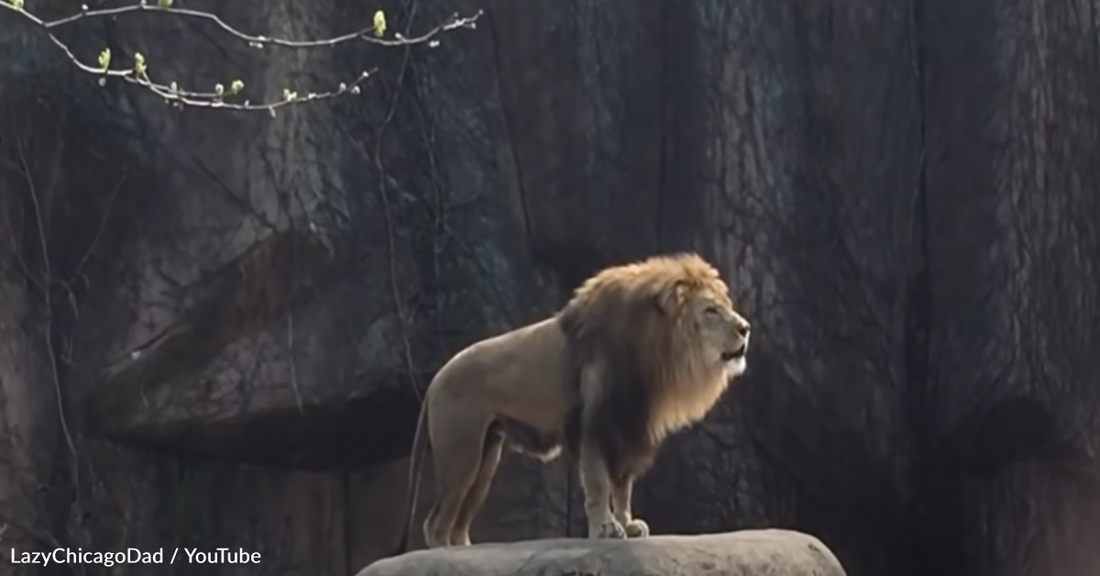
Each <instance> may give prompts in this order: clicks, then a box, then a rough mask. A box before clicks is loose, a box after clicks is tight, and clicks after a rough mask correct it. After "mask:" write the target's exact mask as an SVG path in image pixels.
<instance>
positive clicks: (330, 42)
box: [0, 0, 482, 116]
mask: <svg viewBox="0 0 1100 576" xmlns="http://www.w3.org/2000/svg"><path fill="white" fill-rule="evenodd" d="M171 4H172V3H171V1H168V0H161V2H160V3H159V4H158V5H150V4H147V3H146V2H145V0H141V3H140V4H134V5H131V6H122V7H117V8H105V9H101V10H90V9H88V6H87V5H83V6H82V7H81V11H80V12H79V13H77V14H73V15H71V16H67V17H65V18H60V19H57V20H43V19H42V18H39V17H38V16H35V15H34V14H32V13H31V12H29V11H27V9H26V6H25V0H0V8H4V9H6V10H7V11H8V12H9V13H12V14H16V15H18V16H21V17H22V18H23V19H24V20H26V21H28V22H30V23H31V24H32V25H34V26H35V27H36V28H38V29H40V30H42V31H43V32H44V33H45V34H46V37H47V38H49V39H50V41H51V42H53V43H54V44H55V45H56V46H57V47H58V48H60V49H61V51H62V53H64V54H65V56H66V57H67V58H68V59H69V61H70V62H72V63H73V65H75V66H76V67H77V68H78V69H79V70H80V71H82V72H85V73H88V74H93V75H96V76H99V77H100V80H99V82H100V85H103V84H105V83H106V81H107V78H120V79H122V80H124V81H126V82H129V83H131V84H135V85H138V86H141V87H142V88H145V89H147V90H149V91H151V92H153V93H154V94H156V95H157V96H160V97H162V98H164V99H165V100H166V101H168V102H171V103H173V104H175V105H177V106H184V105H186V106H192V107H200V108H225V109H229V110H249V111H254V110H266V111H267V112H269V113H271V114H272V115H273V116H274V115H275V110H276V109H278V108H282V107H284V106H290V105H292V104H299V103H304V102H312V101H316V100H325V99H328V98H334V97H336V96H341V95H344V94H358V93H359V91H360V90H359V85H360V84H362V83H363V82H364V81H365V80H366V79H367V78H369V77H370V76H371V75H372V74H373V73H374V72H375V70H374V69H372V70H369V71H363V72H362V73H361V74H360V75H359V76H358V77H357V78H355V79H354V80H351V81H348V82H341V83H340V84H339V85H338V86H337V87H336V88H335V89H333V90H329V91H325V92H310V93H308V94H305V95H304V96H300V95H298V93H297V92H294V91H291V90H289V89H287V90H284V91H283V93H282V95H281V96H282V98H281V99H280V100H274V101H270V102H261V103H259V104H254V103H252V102H251V101H249V100H247V99H246V100H244V101H243V102H227V101H226V100H225V99H226V98H227V97H232V96H238V95H240V93H241V92H242V91H243V90H244V82H243V81H241V80H240V79H235V80H233V81H232V82H231V83H230V85H229V86H228V87H226V86H223V85H221V84H218V85H216V86H215V89H214V91H213V92H196V91H190V90H185V89H182V88H180V87H179V86H178V85H177V83H176V82H170V83H168V84H164V83H160V82H155V81H153V80H152V79H151V78H150V77H149V73H148V68H147V65H146V62H145V57H144V56H143V55H142V54H141V53H140V52H138V53H135V54H134V57H133V59H134V61H133V63H132V65H131V67H129V68H111V51H110V49H109V48H104V49H103V51H101V52H100V54H99V58H98V61H97V62H96V65H91V64H85V63H84V62H81V61H80V59H79V58H77V56H76V55H75V54H74V53H73V51H72V49H71V48H69V46H68V45H67V44H65V42H63V41H62V40H61V39H60V38H58V37H57V36H56V35H55V34H54V30H55V29H58V28H61V27H63V26H67V25H70V24H74V23H77V22H79V21H81V20H89V19H94V18H105V17H115V16H122V15H128V14H136V13H139V12H148V13H159V14H164V15H172V16H176V17H181V18H193V19H198V20H205V21H208V22H213V23H214V24H216V25H217V26H218V27H219V28H221V29H222V30H223V31H225V32H226V33H228V34H229V35H230V36H232V37H235V38H238V39H240V40H241V41H243V42H247V43H248V44H249V45H250V46H253V47H256V48H263V47H264V46H265V45H272V46H281V47H284V48H293V49H303V48H330V47H333V46H336V45H338V44H343V43H346V42H351V41H361V42H367V43H369V44H376V45H379V46H388V47H396V46H412V45H416V44H425V43H426V44H428V45H429V47H433V48H434V47H435V46H438V45H439V40H437V39H436V37H437V36H438V35H440V34H442V33H444V32H450V31H452V30H456V29H459V28H468V29H474V28H476V25H477V19H478V18H479V17H480V16H481V14H482V11H481V10H478V11H477V13H476V14H474V15H473V16H459V15H458V14H457V13H455V14H452V15H451V17H450V18H448V19H447V20H446V21H444V22H443V23H441V24H439V25H437V26H436V27H435V28H432V29H431V30H429V31H428V32H426V33H424V34H421V35H419V36H413V37H411V38H410V37H405V36H404V35H402V34H401V33H400V32H398V33H395V34H394V35H393V38H392V39H387V38H385V37H384V36H385V30H386V22H385V15H384V14H383V13H382V12H381V11H378V12H377V13H376V14H375V19H374V22H372V23H371V25H370V26H367V27H365V28H361V29H358V30H355V31H354V32H349V33H346V34H341V35H338V36H334V37H332V38H325V39H320V40H290V39H284V38H274V37H269V36H263V35H252V34H247V33H245V32H242V31H240V30H238V29H236V28H234V27H233V26H230V25H229V24H226V23H225V21H223V20H222V19H221V18H219V17H218V16H217V15H215V14H212V13H210V12H203V11H199V10H190V9H185V8H172V7H171Z"/></svg>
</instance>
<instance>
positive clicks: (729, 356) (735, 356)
mask: <svg viewBox="0 0 1100 576" xmlns="http://www.w3.org/2000/svg"><path fill="white" fill-rule="evenodd" d="M748 349H749V345H748V343H743V344H741V347H740V348H738V349H737V350H733V351H732V352H723V353H722V361H723V362H729V361H731V360H740V359H742V358H744V357H745V352H747V351H748Z"/></svg>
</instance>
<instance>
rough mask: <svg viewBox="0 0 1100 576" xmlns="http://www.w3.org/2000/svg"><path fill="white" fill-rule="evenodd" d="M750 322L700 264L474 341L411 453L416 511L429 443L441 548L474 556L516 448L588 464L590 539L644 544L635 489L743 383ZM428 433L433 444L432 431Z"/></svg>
mask: <svg viewBox="0 0 1100 576" xmlns="http://www.w3.org/2000/svg"><path fill="white" fill-rule="evenodd" d="M748 345H749V323H748V322H747V321H746V320H745V319H744V318H743V317H742V316H741V315H740V314H738V313H737V312H736V311H735V310H734V309H733V304H732V303H731V301H730V297H729V291H728V289H727V287H726V284H725V282H723V281H722V279H721V277H720V276H719V274H718V271H717V270H715V269H714V268H713V267H712V266H711V265H710V264H708V263H707V262H706V261H704V260H703V259H702V258H700V257H699V256H698V255H696V254H677V255H670V256H656V257H653V258H649V259H647V260H644V261H641V262H637V263H633V264H627V265H622V266H614V267H610V268H606V269H604V270H603V271H601V272H599V273H598V274H596V275H595V276H593V277H592V278H590V279H588V280H587V281H586V282H585V283H584V284H583V285H582V286H581V287H580V288H578V289H577V290H576V292H575V294H574V295H573V298H572V300H570V302H569V303H568V304H567V305H566V306H565V308H563V309H562V310H561V311H560V312H558V314H557V315H555V316H553V317H551V318H548V319H545V320H542V321H540V322H536V323H534V324H529V325H527V326H523V327H521V328H517V329H515V330H513V331H511V332H507V333H504V334H501V335H499V336H495V337H492V338H488V339H485V340H482V341H480V342H476V343H474V344H472V345H471V346H469V347H467V348H466V349H464V350H462V351H460V352H459V353H458V354H456V355H455V356H454V357H453V358H451V359H450V360H449V361H448V362H447V363H446V364H445V365H444V366H443V367H442V368H441V369H440V370H439V372H438V373H437V374H436V376H435V378H434V379H433V380H432V382H431V384H430V385H429V386H428V390H427V393H426V396H425V399H424V404H423V406H422V408H421V411H420V417H419V419H418V421H417V428H416V435H415V439H414V441H413V452H412V459H411V461H410V470H411V475H410V479H409V512H408V516H407V518H406V525H405V530H404V533H403V535H402V542H401V548H400V552H404V551H405V550H407V548H408V536H409V534H408V533H409V523H411V521H412V514H413V510H415V506H416V492H417V486H418V485H419V480H420V473H421V470H420V465H421V464H422V463H423V462H422V459H421V458H418V455H420V454H422V453H423V452H424V449H425V446H424V443H425V440H430V443H431V446H432V456H433V459H434V460H433V462H434V465H435V479H436V499H435V504H434V505H433V506H432V509H431V511H430V512H429V513H428V517H427V519H426V520H425V521H424V539H425V543H426V544H427V546H428V547H429V548H435V547H440V546H464V545H469V544H470V535H469V532H470V525H471V524H472V523H473V519H474V515H475V514H476V513H477V511H478V509H479V508H480V507H481V505H482V503H483V502H484V500H485V497H486V495H487V493H488V489H489V484H490V481H491V480H492V478H493V475H494V474H495V473H496V469H497V465H498V464H499V462H500V458H501V454H502V450H503V447H504V444H505V443H506V442H507V443H508V444H509V446H510V447H512V448H513V449H514V450H516V451H519V452H524V453H527V454H530V455H532V456H535V457H537V458H540V459H542V460H543V461H549V460H552V459H553V458H555V457H557V456H558V455H559V454H560V453H561V452H562V448H563V447H564V449H565V452H566V454H567V455H568V456H569V457H570V458H571V459H572V460H574V461H576V462H577V463H578V465H579V469H580V480H581V487H582V489H583V491H584V499H585V515H586V517H587V519H588V537H589V538H625V537H631V538H634V537H645V536H647V535H648V534H649V528H648V526H647V525H646V523H645V522H644V521H642V520H641V519H639V518H634V517H633V516H632V515H631V512H630V504H631V490H632V488H633V485H634V480H635V479H636V478H638V477H639V476H640V475H641V474H643V473H644V472H645V471H646V470H647V469H648V468H649V466H650V465H651V464H652V462H653V458H654V456H655V455H656V452H657V449H658V448H659V447H660V445H661V442H662V441H663V440H664V439H665V438H666V437H667V436H668V435H669V434H671V433H672V432H675V431H677V430H679V429H682V428H684V427H686V426H688V425H690V424H692V423H694V422H696V421H698V420H700V419H702V418H703V417H704V416H705V415H706V414H707V412H708V411H709V410H710V409H711V407H712V406H714V404H715V402H717V401H718V398H719V397H720V396H721V395H722V393H723V392H724V391H725V390H726V387H727V386H728V385H729V383H730V382H731V381H732V380H733V379H734V378H736V377H737V376H740V375H741V374H743V373H744V371H745V368H746V360H745V354H746V352H747V351H748ZM425 422H426V423H427V431H428V434H427V438H425V436H424V434H423V432H424V424H425Z"/></svg>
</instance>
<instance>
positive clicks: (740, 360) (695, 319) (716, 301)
mask: <svg viewBox="0 0 1100 576" xmlns="http://www.w3.org/2000/svg"><path fill="white" fill-rule="evenodd" d="M666 260H667V262H664V264H665V266H667V267H669V268H670V269H669V270H668V271H667V275H666V276H665V280H664V282H661V283H659V286H658V287H656V289H657V294H656V298H657V301H658V308H659V309H660V310H661V312H662V313H663V314H664V315H665V317H666V321H671V323H672V326H674V327H675V330H676V332H678V333H679V335H680V338H679V342H680V344H681V345H682V346H690V347H691V348H692V349H693V351H694V352H695V354H694V356H696V357H697V358H698V359H699V360H701V361H702V362H704V363H705V364H706V365H707V368H711V369H717V368H718V367H722V368H723V369H724V370H725V371H726V374H727V376H728V377H729V378H734V377H736V376H740V375H741V374H743V373H744V372H745V368H746V366H747V364H746V359H745V356H746V354H747V353H748V349H749V333H750V325H749V322H748V321H747V320H745V318H744V317H743V316H741V315H740V314H739V313H738V312H737V311H736V310H734V308H733V302H732V301H731V300H730V296H729V289H728V288H727V287H726V283H725V282H723V281H722V279H721V277H720V276H719V275H718V271H717V270H715V269H714V268H713V267H712V266H710V265H709V264H707V263H706V261H704V260H703V259H702V258H700V257H699V256H697V255H695V254H683V255H677V256H672V257H666ZM662 268H663V267H662ZM691 355H692V354H689V356H691Z"/></svg>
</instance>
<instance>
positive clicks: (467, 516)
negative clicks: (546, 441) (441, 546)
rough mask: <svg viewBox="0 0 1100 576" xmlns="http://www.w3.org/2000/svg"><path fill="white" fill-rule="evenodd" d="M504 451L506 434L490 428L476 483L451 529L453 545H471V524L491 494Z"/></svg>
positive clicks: (463, 502)
mask: <svg viewBox="0 0 1100 576" xmlns="http://www.w3.org/2000/svg"><path fill="white" fill-rule="evenodd" d="M503 452H504V436H503V435H502V434H501V433H500V432H499V431H498V430H494V429H492V428H491V429H490V430H489V432H488V433H487V434H486V436H485V447H484V450H483V451H482V453H481V466H480V467H479V468H478V472H477V476H476V477H475V479H474V485H473V487H472V488H470V491H469V492H468V493H467V494H466V499H465V500H463V501H462V507H461V508H460V509H459V513H458V519H457V520H456V521H455V527H454V529H453V530H451V538H450V542H451V545H452V546H469V545H470V526H472V525H473V523H474V517H475V516H476V515H477V512H478V510H480V509H481V505H482V504H484V503H485V497H486V496H488V494H489V486H490V485H491V484H492V482H493V476H494V475H495V474H496V472H497V466H498V465H499V464H500V457H501V455H502V454H503Z"/></svg>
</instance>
